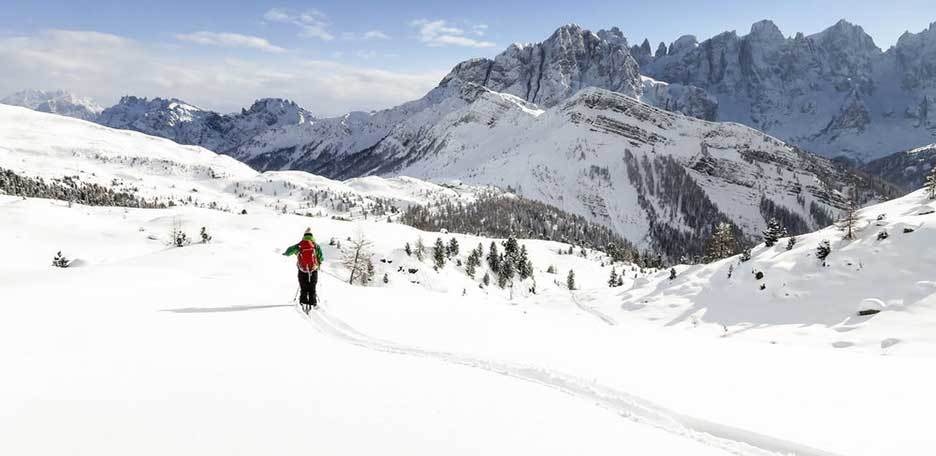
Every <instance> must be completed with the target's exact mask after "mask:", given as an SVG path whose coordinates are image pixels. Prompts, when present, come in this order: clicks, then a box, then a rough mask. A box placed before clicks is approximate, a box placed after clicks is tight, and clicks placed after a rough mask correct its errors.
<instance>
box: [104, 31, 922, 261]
mask: <svg viewBox="0 0 936 456" xmlns="http://www.w3.org/2000/svg"><path fill="white" fill-rule="evenodd" d="M769 25H770V24H769V23H759V24H756V25H755V28H754V29H755V30H756V31H757V33H756V34H755V33H752V35H749V36H748V37H745V38H744V40H747V41H751V40H750V39H749V38H750V37H751V36H760V34H766V33H767V32H769V31H770V26H769ZM837 27H840V26H836V27H833V29H836V28H837ZM830 30H832V29H830ZM823 33H826V32H823ZM836 33H837V32H836ZM768 35H769V34H768ZM823 36H830V37H832V38H828V39H824V40H819V41H817V42H822V43H827V42H828V43H831V44H828V46H830V47H831V46H833V44H834V43H838V42H839V41H837V39H835V36H837V35H835V34H834V33H827V34H826V35H823ZM781 38H782V37H781ZM796 39H798V38H796ZM796 39H791V40H793V41H795V40H796ZM803 39H807V38H803ZM783 40H785V41H783V42H784V43H786V42H788V41H789V40H787V39H783ZM809 40H818V38H815V36H814V37H808V40H807V41H809ZM790 42H792V41H790ZM809 42H810V43H812V42H813V41H809ZM840 44H841V45H842V46H845V47H847V48H848V49H851V47H849V46H852V45H851V44H849V43H847V42H843V43H840ZM866 44H867V43H866ZM872 45H873V43H872ZM706 46H709V47H710V45H706V44H705V43H703V44H701V45H700V44H697V43H695V42H694V39H690V38H685V37H684V38H680V39H679V40H677V41H676V42H674V43H673V44H672V45H671V46H670V47H669V48H667V49H666V51H665V53H664V52H658V55H654V56H652V58H648V56H647V55H645V54H643V53H641V52H638V50H635V49H634V48H631V47H629V46H628V43H627V40H626V39H625V38H624V36H623V34H622V32H621V31H620V30H618V29H611V30H607V31H605V30H602V31H599V32H591V31H589V30H586V29H583V28H581V27H579V26H577V25H567V26H563V27H560V28H559V29H558V30H556V31H555V32H554V33H553V34H552V35H551V36H550V37H549V38H548V39H546V40H545V41H543V42H541V43H535V44H525V45H520V44H515V45H512V46H510V47H509V48H508V49H506V50H505V51H504V52H502V53H501V54H499V55H497V56H496V57H495V58H493V59H471V60H468V61H465V62H462V63H460V64H458V65H456V66H455V68H453V70H452V71H451V72H450V73H449V74H448V75H447V76H446V77H445V78H443V80H442V81H441V82H440V84H439V85H438V86H437V87H436V88H434V89H433V90H431V91H430V92H429V93H428V94H426V95H425V96H424V97H422V98H420V99H418V100H414V101H411V102H408V103H404V104H402V105H400V106H397V107H394V108H390V109H385V110H381V111H375V112H369V113H365V112H354V113H349V114H347V115H344V116H340V117H333V118H316V117H314V116H313V115H312V114H311V113H310V112H309V111H306V110H304V109H302V108H301V107H299V106H298V105H296V104H295V103H293V102H290V101H287V100H281V99H262V100H258V101H257V102H255V103H254V104H253V105H252V106H251V107H250V108H249V109H243V110H242V111H241V112H240V113H235V114H219V113H215V112H211V111H207V110H203V109H200V108H198V107H195V106H193V105H191V104H188V103H185V102H184V101H181V100H176V99H161V98H156V99H145V98H138V97H132V96H127V97H124V98H123V99H121V101H120V102H119V103H118V104H117V105H115V106H112V107H110V108H107V109H105V110H103V111H102V112H101V113H100V115H98V116H97V117H96V118H95V119H94V120H95V121H96V122H98V123H100V124H102V125H106V126H110V127H114V128H121V129H130V130H136V131H140V132H143V133H146V134H150V135H154V136H160V137H164V138H168V139H171V140H173V141H176V142H179V143H183V144H194V145H200V146H203V147H205V148H208V149H210V150H213V151H215V152H219V153H223V154H226V155H230V156H232V157H234V158H236V159H238V160H240V161H243V162H245V163H247V164H249V165H250V166H252V167H253V168H255V169H258V170H280V169H296V170H304V171H309V172H312V173H315V174H319V175H322V176H325V177H330V178H340V179H346V178H351V177H358V176H366V175H410V176H414V177H419V178H425V179H430V180H440V179H457V180H460V181H463V182H467V183H471V184H483V185H498V186H501V187H504V188H508V189H511V190H513V191H515V192H517V193H519V194H521V195H523V196H526V197H529V198H532V199H536V200H540V201H543V202H546V203H549V204H553V205H555V206H557V207H560V208H562V209H564V210H567V211H570V212H573V213H576V214H579V215H583V216H585V217H587V218H589V219H590V220H591V221H596V222H600V223H603V224H606V225H608V226H611V227H613V228H614V229H615V230H616V231H618V232H619V233H620V234H622V235H624V236H625V237H626V238H628V239H629V240H631V241H632V242H634V243H635V244H637V245H638V246H644V247H649V248H654V249H657V250H659V251H662V252H664V253H666V254H667V255H668V256H670V257H673V258H675V257H679V256H682V255H697V254H698V253H699V251H700V248H701V244H702V242H701V241H702V240H703V239H704V238H706V237H708V235H709V233H710V231H711V228H712V226H713V224H715V223H717V222H720V221H727V222H730V223H732V224H734V226H735V227H736V229H737V230H738V231H739V233H740V234H742V235H743V236H745V237H747V238H752V239H753V238H754V237H756V236H758V235H759V233H760V230H762V229H763V228H764V226H765V225H766V220H767V219H769V218H771V217H778V218H781V219H783V220H784V223H785V224H786V225H787V226H788V227H790V228H791V229H792V230H793V231H795V232H806V231H808V230H812V229H816V228H819V227H822V226H825V225H827V224H829V223H830V222H831V220H832V218H833V217H834V216H835V215H836V214H837V213H838V212H839V211H840V210H841V209H842V208H844V207H845V205H846V200H847V199H849V198H857V199H858V200H859V202H865V201H875V200H882V199H887V198H889V197H891V196H894V195H896V194H897V192H896V190H895V189H893V188H891V187H889V186H887V185H885V184H882V183H880V182H877V181H875V180H874V179H871V178H869V177H867V176H866V175H863V174H860V173H855V172H853V171H850V170H848V169H845V168H844V167H842V166H839V165H837V164H835V163H833V162H831V161H829V160H828V159H825V158H822V157H820V156H817V155H813V154H810V153H808V152H805V151H804V150H802V148H799V147H797V146H793V145H789V144H786V143H784V142H783V141H782V140H781V139H778V138H776V137H772V136H769V135H766V134H764V133H761V132H759V131H757V130H755V129H752V128H749V127H746V126H743V125H739V124H738V123H718V122H711V121H712V120H715V119H724V118H725V117H726V112H727V113H733V112H735V111H736V109H735V108H734V107H735V106H736V105H737V103H735V101H732V100H733V99H732V98H731V97H732V96H741V95H738V94H735V93H734V92H731V91H729V92H722V91H720V90H719V87H716V86H715V85H713V83H712V80H711V78H703V79H699V78H689V77H687V78H683V79H681V80H680V79H679V78H676V77H671V76H672V75H670V74H669V73H667V72H666V71H662V70H660V71H657V70H656V69H657V68H663V69H665V68H670V67H669V66H667V62H675V61H677V59H689V60H691V59H690V58H689V57H688V56H689V55H691V54H693V53H696V52H700V51H699V49H703V48H705V47H706ZM745 46H747V47H750V46H749V45H745ZM645 47H646V46H641V48H645ZM755 47H756V46H755ZM865 47H867V46H865ZM865 47H862V49H864V48H865ZM661 51H662V50H661ZM755 54H756V56H757V58H756V59H755V60H758V62H760V61H761V60H763V59H762V58H761V57H763V56H761V54H758V53H755ZM755 54H752V55H755ZM726 55H727V54H726ZM745 55H747V54H745ZM771 55H773V54H771ZM843 55H845V56H850V55H851V53H850V52H845V53H844V54H843ZM738 58H741V57H738ZM745 58H746V57H745ZM726 59H728V60H730V58H729V57H726ZM843 60H845V61H847V60H848V59H847V58H845V57H843ZM680 61H682V60H680ZM726 61H727V60H726ZM842 65H845V66H847V65H846V63H843V64H842ZM729 67H731V65H729V64H727V63H726V66H725V68H726V73H725V74H733V73H731V71H728V70H727V68H729ZM744 68H745V69H744V70H743V71H742V73H744V74H747V73H746V72H747V71H748V69H750V67H748V66H744ZM739 71H741V70H739ZM642 72H643V73H647V74H649V75H650V76H646V75H642V74H641V73H642ZM810 74H812V73H810ZM816 74H818V75H820V76H823V77H825V76H827V75H826V73H824V72H818V73H816ZM745 77H746V78H748V79H747V81H749V80H750V78H752V77H753V76H750V75H747V76H745ZM723 80H724V78H723ZM767 80H769V78H767ZM748 86H750V84H748ZM726 87H728V86H726ZM730 87H732V88H737V86H735V85H732V86H730ZM821 87H825V86H821ZM821 87H820V88H821ZM726 90H727V89H726ZM739 90H740V89H739ZM745 90H747V91H746V92H745V93H746V94H747V95H745V96H749V95H750V94H751V93H754V92H751V90H748V89H745ZM817 90H818V89H817ZM823 90H825V89H823ZM781 92H782V91H781ZM726 93H727V94H728V95H726ZM771 93H773V92H771ZM783 93H785V92H782V93H781V95H782V94H783ZM823 93H825V92H823ZM778 96H779V95H778ZM723 98H724V99H723ZM823 100H833V99H832V98H827V99H823ZM833 101H834V100H833ZM765 103H767V102H765ZM764 106H766V105H764ZM726 107H727V108H726ZM752 109H753V108H752ZM829 109H832V108H829ZM833 110H834V109H833ZM781 111H782V110H781ZM825 111H827V109H826V108H823V110H821V112H825ZM778 112H779V111H778ZM783 112H787V111H783ZM797 112H799V111H797ZM816 112H820V110H817V111H816ZM728 117H730V116H728ZM794 117H795V116H794ZM843 122H845V121H843ZM749 123H751V122H749ZM809 123H810V124H812V125H815V124H816V122H815V121H814V120H813V121H810V122H809ZM847 123H848V122H845V123H843V125H844V124H847ZM778 125H779V124H778ZM926 125H928V124H926V123H925V122H924V123H923V124H921V126H923V127H925V126H926ZM924 129H925V128H924ZM837 131H839V132H840V134H842V135H845V134H846V133H848V134H849V135H851V136H848V135H845V136H842V137H849V138H851V137H856V138H857V137H859V136H860V135H857V133H856V134H852V133H855V131H857V130H855V129H849V128H841V129H838V130H837ZM856 135H857V136H856ZM781 138H782V136H781Z"/></svg>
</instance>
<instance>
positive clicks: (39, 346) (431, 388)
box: [0, 107, 936, 456]
mask: <svg viewBox="0 0 936 456" xmlns="http://www.w3.org/2000/svg"><path fill="white" fill-rule="evenodd" d="M550 116H551V114H550V112H547V113H544V114H543V115H542V116H540V117H544V118H543V121H547V122H550V121H552V122H558V121H557V119H556V118H552V119H550V118H549V117H550ZM52 119H54V120H52ZM0 120H2V121H0V138H3V141H2V144H3V145H2V146H0V167H3V168H9V169H14V170H15V171H17V172H22V173H24V174H26V175H31V176H32V175H38V176H45V177H49V178H51V177H56V176H62V175H66V174H72V173H79V172H81V171H84V172H83V173H82V176H83V177H82V179H87V180H93V179H98V180H99V181H100V182H104V183H106V182H109V181H110V180H111V179H112V178H113V177H114V176H117V175H119V176H121V178H122V179H125V180H127V181H132V182H136V183H137V184H138V185H139V187H140V188H141V191H145V192H148V194H150V195H153V196H157V195H160V194H165V195H169V196H172V195H174V194H176V192H184V191H187V190H186V189H190V188H193V187H194V188H198V189H199V192H198V194H199V195H200V197H201V198H205V201H207V200H209V199H212V200H218V201H221V202H222V203H224V204H227V205H230V206H231V207H232V208H235V209H236V208H241V207H244V208H247V209H248V214H247V215H239V214H237V213H236V212H237V211H236V210H235V211H232V212H226V211H223V210H212V209H207V208H205V207H196V206H195V205H189V206H177V207H173V208H168V209H124V208H111V207H85V206H82V205H77V204H76V205H72V206H71V207H69V205H68V204H67V203H65V202H62V201H52V200H45V199H32V198H30V199H22V198H19V197H14V196H0V221H2V222H0V251H2V252H3V254H4V255H3V259H4V261H3V262H0V296H2V303H3V305H2V306H0V359H3V361H4V372H10V373H13V375H3V376H0V454H23V455H29V454H62V453H68V454H89V455H92V454H93V455H110V454H114V455H123V454H154V455H155V454H160V455H162V454H179V453H181V454H206V455H208V454H232V453H248V454H256V453H263V454H310V453H324V454H336V453H337V454H375V453H378V452H380V453H389V454H414V455H422V454H465V455H468V454H557V455H558V454H573V453H575V454H579V453H583V454H621V453H633V454H659V455H672V454H692V455H717V454H736V455H770V454H797V455H830V454H842V455H844V454H848V455H859V456H860V455H879V454H900V455H928V454H930V453H931V452H932V448H934V447H936V437H934V436H933V433H932V432H931V431H930V427H931V426H930V425H929V423H930V420H929V416H930V415H931V411H932V410H933V409H934V408H936V395H934V394H933V391H932V390H933V386H932V385H933V381H932V380H933V378H934V374H936V367H933V363H932V358H933V356H934V355H936V336H934V334H936V282H934V281H933V279H932V273H931V271H932V270H933V269H934V266H936V264H934V262H936V260H934V258H936V252H934V251H933V249H934V247H933V246H934V245H936V243H934V241H936V239H934V238H936V228H933V227H934V226H936V224H934V223H933V222H934V221H936V212H933V210H934V209H936V201H933V200H929V199H927V198H926V196H925V195H924V193H923V192H915V193H912V194H910V195H907V196H905V197H903V198H900V199H897V200H893V201H890V202H886V203H882V204H878V205H875V206H871V207H867V208H865V209H863V210H862V211H861V212H860V217H861V221H860V223H859V227H860V229H859V231H858V233H857V237H856V239H854V240H850V241H845V240H842V233H841V232H839V231H837V230H836V229H835V228H834V227H829V228H825V229H823V230H819V231H817V232H815V233H811V234H807V235H803V236H800V237H799V238H798V242H797V243H796V245H795V247H794V248H793V249H792V250H789V251H787V250H785V245H786V239H781V241H780V242H779V243H778V245H776V246H774V247H771V248H765V247H763V246H762V245H761V246H759V247H757V248H755V249H754V250H753V252H752V258H751V260H749V261H748V262H745V263H739V259H738V258H737V257H735V258H729V259H725V260H722V261H719V262H715V263H712V264H707V265H692V266H687V265H681V266H677V267H676V271H677V277H676V279H674V280H672V281H671V280H669V279H668V276H669V272H668V270H662V271H655V270H646V271H640V270H638V269H637V268H636V267H634V266H633V265H625V264H621V263H618V264H616V265H615V267H616V268H617V270H618V271H623V273H624V276H625V281H624V285H623V286H622V287H618V288H608V287H607V285H606V280H607V277H608V274H609V272H610V267H609V264H608V259H607V258H606V257H605V256H604V255H602V254H600V253H598V252H588V255H587V258H586V257H582V256H580V255H579V254H578V250H577V249H576V254H575V255H560V254H558V253H557V252H558V251H559V250H560V249H563V250H564V249H565V248H567V247H568V246H567V245H564V244H560V243H555V242H547V241H529V240H523V241H521V242H522V243H523V244H524V245H526V246H527V248H528V250H529V254H530V258H531V259H532V261H533V263H534V265H535V272H534V278H535V283H536V293H535V294H533V293H532V292H531V291H530V290H529V288H528V287H529V285H531V284H532V281H528V282H524V283H519V282H517V283H515V284H514V287H513V288H512V289H509V290H500V289H498V288H496V287H487V288H482V287H479V286H478V279H472V278H469V277H468V276H467V275H466V274H465V273H464V272H463V269H462V268H460V267H458V266H456V265H455V264H453V263H452V262H451V261H450V262H449V263H447V265H446V266H445V267H444V268H442V269H441V270H440V271H434V270H433V269H432V267H431V265H430V264H429V263H428V260H427V262H419V261H418V260H416V259H415V258H414V257H410V256H407V255H406V254H405V253H404V251H403V245H404V243H406V242H410V243H411V244H413V243H415V241H416V239H418V238H422V239H423V240H424V242H425V243H426V245H431V244H432V243H433V241H434V240H435V238H437V237H441V238H442V239H449V238H453V237H454V238H456V239H457V240H458V241H459V244H460V245H461V254H460V258H461V259H462V260H464V258H465V257H466V256H467V252H468V250H470V249H471V248H473V247H474V246H476V245H477V244H478V243H482V244H483V245H484V247H485V250H487V248H488V245H489V244H490V243H491V242H492V241H494V242H497V241H499V240H492V239H487V238H479V237H476V236H470V235H465V234H457V233H453V234H441V233H427V232H421V231H418V230H416V229H413V228H410V227H407V226H403V225H400V224H397V223H388V222H387V221H386V220H384V219H379V220H375V218H373V217H372V218H371V219H369V220H364V219H362V218H360V217H357V218H355V220H354V221H344V220H340V219H333V218H331V217H330V215H331V214H325V213H323V214H322V216H313V217H307V216H301V215H296V214H283V213H282V211H281V210H279V206H277V204H283V202H284V201H285V202H291V204H296V205H299V204H301V203H302V202H303V200H302V199H301V198H300V197H299V196H297V195H293V196H292V197H290V196H289V193H288V191H286V192H284V191H283V190H282V189H284V188H286V187H283V186H282V185H284V184H285V183H290V184H291V185H294V186H296V188H326V187H327V188H329V189H330V190H331V191H333V192H335V193H336V194H345V193H353V194H355V195H359V196H360V197H361V198H390V199H394V200H396V201H400V202H401V204H404V203H406V202H407V201H409V202H425V201H430V200H433V199H434V198H439V199H448V198H472V197H473V195H475V194H477V192H479V191H483V189H481V188H478V187H471V186H468V185H465V184H462V183H459V182H452V183H449V184H446V185H444V186H443V185H438V184H432V183H428V182H424V181H420V180H418V179H413V178H402V177H401V178H390V179H385V178H379V177H368V178H362V179H353V180H349V181H345V182H337V181H332V180H329V179H324V178H321V177H318V176H312V175H309V174H305V173H302V172H296V171H292V172H276V173H263V174H260V173H256V172H254V171H252V170H250V169H249V168H246V167H245V166H243V165H240V164H239V163H237V162H235V161H233V160H231V159H229V158H226V157H221V156H216V155H214V154H212V153H211V152H208V151H207V150H204V149H201V148H197V147H186V146H179V145H176V144H174V143H171V142H169V141H166V140H161V139H156V138H151V137H147V136H144V135H141V134H137V133H130V132H121V131H115V130H110V129H107V128H103V127H99V126H95V125H93V124H90V123H87V122H82V121H78V120H73V119H67V118H62V117H54V116H50V115H46V114H41V113H33V112H30V111H28V110H25V109H20V108H7V107H3V108H0ZM687 122H688V120H687ZM693 122H695V121H693ZM698 122H700V123H699V124H698V125H705V124H703V123H701V121H698ZM731 131H733V132H734V133H735V134H738V135H742V134H746V133H744V131H746V130H735V129H731ZM42 132H45V133H46V134H44V135H43V134H42ZM531 147H535V145H533V146H531ZM76 149H81V153H75V150H76ZM713 153H723V152H718V151H713ZM127 157H130V158H134V157H135V158H137V159H139V160H137V161H133V160H122V159H121V158H127ZM143 159H147V160H143ZM153 163H161V164H163V165H165V166H153ZM209 166H210V167H211V168H212V169H213V170H214V171H215V172H216V174H217V175H219V176H216V177H214V178H212V177H210V176H208V175H207V174H205V173H201V172H196V171H195V170H199V169H201V167H209ZM235 183H240V184H238V185H240V186H241V187H240V190H237V191H236V190H235V189H234V187H233V186H234V185H235ZM248 184H250V185H248ZM261 184H265V185H266V186H263V185H261ZM274 189H279V190H280V191H278V193H277V196H273V195H272V192H273V191H274ZM238 191H239V192H241V195H238V194H237V192H238ZM202 195H205V196H202ZM250 197H253V199H252V200H251V199H250ZM290 198H292V199H290ZM277 200H280V202H279V203H277ZM235 204H236V206H235ZM310 209H324V208H310ZM880 214H884V217H883V218H880V219H879V215H880ZM176 222H178V223H181V224H182V226H183V229H184V230H185V231H186V232H188V233H189V234H190V235H195V233H197V231H198V229H199V228H200V227H203V226H204V227H206V228H207V229H208V231H209V232H210V233H211V235H212V236H213V240H212V241H211V242H210V243H208V244H200V243H195V244H193V245H190V246H187V247H184V248H171V247H168V246H167V244H168V232H169V228H170V226H171V225H173V223H176ZM307 226H311V227H312V228H313V230H314V232H315V234H316V236H317V238H318V240H319V242H320V243H321V244H322V245H323V248H324V254H325V259H326V260H325V263H324V266H323V267H324V269H323V271H322V273H321V275H320V280H319V291H320V296H321V297H322V298H323V300H324V304H323V308H322V309H320V310H318V311H316V312H315V313H313V314H312V315H311V316H309V317H306V316H304V315H302V314H301V313H299V312H298V311H297V309H296V308H295V306H294V304H292V302H291V300H292V299H293V296H294V293H295V289H296V284H295V266H294V264H293V260H292V259H289V258H284V257H283V256H281V255H280V253H281V252H282V250H283V249H284V248H285V247H286V246H288V245H290V244H292V243H294V242H296V241H297V240H298V238H299V236H300V235H301V233H302V231H303V230H304V229H305V227H307ZM904 228H912V229H913V231H912V232H904ZM882 229H886V230H887V231H888V233H889V234H890V236H889V237H888V238H887V239H884V240H877V233H878V232H879V231H880V230H882ZM358 234H362V235H364V236H365V237H367V238H369V239H370V240H372V241H373V242H374V246H373V250H374V253H375V265H376V268H377V271H376V278H377V280H376V281H375V283H374V284H372V285H370V286H367V287H363V286H359V285H353V286H352V285H348V284H347V283H346V279H347V270H345V269H344V268H343V267H342V266H341V265H340V264H339V261H338V259H339V257H340V253H339V251H338V247H337V246H334V245H330V242H329V241H330V240H331V239H335V240H336V241H345V240H346V239H347V238H348V237H351V236H356V235H358ZM822 239H828V240H829V241H830V242H831V244H832V253H831V255H830V256H829V258H828V259H827V265H828V266H825V267H823V266H821V265H820V264H819V263H818V261H817V260H816V258H815V256H814V249H815V246H816V245H817V244H818V242H819V241H820V240H822ZM336 243H337V242H336ZM59 250H61V251H62V252H63V254H64V255H65V256H67V257H68V258H70V259H76V263H73V266H72V267H69V268H65V269H60V268H53V267H51V266H50V262H51V259H52V257H53V256H54V255H55V253H56V252H57V251H59ZM550 265H552V266H555V269H556V273H555V274H551V273H548V272H546V270H547V268H548V267H549V266H550ZM729 266H731V267H733V274H732V278H731V279H729V278H728V277H727V275H728V274H727V270H728V268H729ZM401 267H402V270H401V269H400V268H401ZM409 269H418V271H417V272H416V273H413V274H411V273H409V271H408V270H409ZM570 269H571V270H574V271H575V273H576V281H577V288H578V289H577V290H575V291H571V292H570V291H569V290H567V289H565V287H564V283H565V277H566V274H567V272H568V271H569V270H570ZM752 270H758V271H762V272H764V274H765V277H764V278H763V279H761V280H758V279H755V277H754V275H753V274H752V273H751V272H752ZM483 271H484V267H482V272H481V273H479V274H478V277H480V276H481V275H483ZM384 274H386V275H387V277H388V279H389V283H387V284H384V283H383V282H382V280H380V279H381V278H382V277H383V276H384ZM761 284H766V288H765V289H764V290H761V289H760V285H761ZM869 307H873V308H880V309H882V311H881V312H880V313H878V314H875V315H870V316H864V317H859V316H858V315H857V312H858V311H859V310H863V309H865V308H869ZM50 433H54V438H50Z"/></svg>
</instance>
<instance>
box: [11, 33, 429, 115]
mask: <svg viewBox="0 0 936 456" xmlns="http://www.w3.org/2000/svg"><path fill="white" fill-rule="evenodd" d="M0 68H4V71H3V72H0V95H2V94H8V93H14V92H17V91H19V90H23V89H25V88H35V87H42V88H47V87H61V88H67V89H69V90H73V91H74V92H76V93H78V94H81V95H85V96H90V97H92V98H94V99H96V100H97V101H98V102H99V103H101V104H104V105H108V104H112V103H115V102H116V101H117V100H118V99H119V97H120V96H122V95H127V94H132V95H138V96H146V97H156V96H159V97H176V98H180V99H183V100H186V101H188V102H190V103H193V104H195V105H197V106H202V107H204V108H208V109H215V110H218V111H222V112H233V111H237V110H240V108H241V107H243V106H249V105H250V104H251V103H252V102H253V100H255V99H257V98H263V97H283V98H289V99H292V100H295V101H296V102H297V103H299V104H301V105H303V106H305V107H307V108H309V109H310V110H312V111H313V112H315V113H316V114H317V115H338V114H342V113H346V112H348V111H351V110H371V109H379V108H386V107H390V106H394V105H397V104H399V103H402V102H404V101H409V100H413V99H416V98H419V97H421V96H423V95H425V94H426V92H428V91H429V90H430V89H431V88H432V87H434V86H435V85H436V84H438V81H439V80H440V79H441V78H442V76H444V75H445V71H430V72H426V73H412V74H411V73H397V72H391V71H386V70H380V69H374V68H365V67H359V66H353V65H347V64H342V63H338V62H335V61H325V60H308V59H302V58H300V57H298V56H296V55H295V54H292V53H278V54H258V55H256V56H255V57H254V58H252V59H229V58H224V57H221V56H211V55H208V56H205V55H198V56H194V55H193V56H186V55H185V54H184V53H182V52H179V51H178V50H172V49H167V48H165V47H161V46H146V45H143V44H141V43H140V42H137V41H135V40H131V39H127V38H123V37H119V36H116V35H109V34H104V33H97V32H87V31H65V30H47V31H43V32H40V33H38V34H36V35H30V36H13V37H2V36H0Z"/></svg>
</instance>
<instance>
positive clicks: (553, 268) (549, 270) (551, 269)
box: [546, 265, 556, 274]
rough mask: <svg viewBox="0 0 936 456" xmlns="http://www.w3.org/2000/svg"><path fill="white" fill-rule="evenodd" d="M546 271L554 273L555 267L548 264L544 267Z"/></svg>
mask: <svg viewBox="0 0 936 456" xmlns="http://www.w3.org/2000/svg"><path fill="white" fill-rule="evenodd" d="M546 273H547V274H555V273H556V267H555V266H553V265H549V267H548V268H546Z"/></svg>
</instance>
